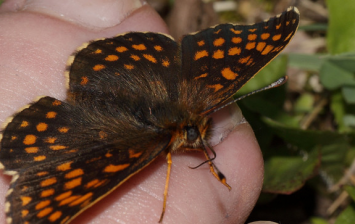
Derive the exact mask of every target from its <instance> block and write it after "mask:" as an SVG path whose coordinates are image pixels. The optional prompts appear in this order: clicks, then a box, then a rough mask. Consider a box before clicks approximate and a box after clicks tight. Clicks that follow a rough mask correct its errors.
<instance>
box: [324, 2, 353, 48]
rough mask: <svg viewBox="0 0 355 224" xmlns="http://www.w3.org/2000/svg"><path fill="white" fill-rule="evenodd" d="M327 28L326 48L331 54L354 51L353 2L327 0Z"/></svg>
mask: <svg viewBox="0 0 355 224" xmlns="http://www.w3.org/2000/svg"><path fill="white" fill-rule="evenodd" d="M327 6H328V7H327V8H328V11H329V28H328V33H327V47H328V50H329V52H330V53H331V54H339V53H343V52H350V51H355V40H354V36H355V16H354V12H355V1H354V0H342V1H339V0H327Z"/></svg>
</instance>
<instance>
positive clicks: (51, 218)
mask: <svg viewBox="0 0 355 224" xmlns="http://www.w3.org/2000/svg"><path fill="white" fill-rule="evenodd" d="M61 216H62V212H61V211H56V212H53V213H52V214H51V215H50V216H49V218H48V220H49V221H51V222H55V221H57V220H58V219H59V218H60V217H61ZM63 223H65V222H63Z"/></svg>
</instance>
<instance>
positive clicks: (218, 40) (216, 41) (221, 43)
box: [213, 37, 225, 47]
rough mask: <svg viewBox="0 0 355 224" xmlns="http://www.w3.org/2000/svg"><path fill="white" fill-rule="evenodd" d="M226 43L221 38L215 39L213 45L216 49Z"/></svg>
mask: <svg viewBox="0 0 355 224" xmlns="http://www.w3.org/2000/svg"><path fill="white" fill-rule="evenodd" d="M224 42H225V40H224V39H223V38H222V37H220V38H218V39H215V40H214V41H213V45H214V46H215V47H220V46H222V45H223V44H224Z"/></svg>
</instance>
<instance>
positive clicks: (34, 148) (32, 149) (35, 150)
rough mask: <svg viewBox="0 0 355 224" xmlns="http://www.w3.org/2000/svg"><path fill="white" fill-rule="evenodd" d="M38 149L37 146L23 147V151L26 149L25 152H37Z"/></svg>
mask: <svg viewBox="0 0 355 224" xmlns="http://www.w3.org/2000/svg"><path fill="white" fill-rule="evenodd" d="M38 150H39V148H38V147H27V148H25V151H26V152H27V153H37V152H38Z"/></svg>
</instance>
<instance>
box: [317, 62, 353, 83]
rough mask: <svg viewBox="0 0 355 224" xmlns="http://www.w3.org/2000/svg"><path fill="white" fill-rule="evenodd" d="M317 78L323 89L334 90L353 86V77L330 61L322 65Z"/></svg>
mask: <svg viewBox="0 0 355 224" xmlns="http://www.w3.org/2000/svg"><path fill="white" fill-rule="evenodd" d="M319 77H320V81H321V83H322V84H323V85H324V87H325V88H327V89H330V90H335V89H337V88H340V87H342V86H343V85H349V84H350V85H351V84H353V85H355V79H354V75H353V74H352V73H351V72H350V71H348V70H345V69H344V68H342V67H339V66H338V65H337V64H335V63H333V62H331V61H325V62H324V63H323V65H322V67H321V69H320V74H319Z"/></svg>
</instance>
